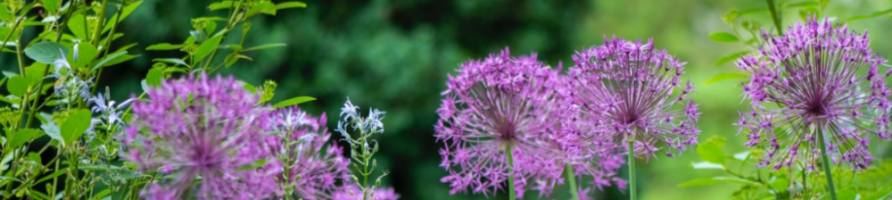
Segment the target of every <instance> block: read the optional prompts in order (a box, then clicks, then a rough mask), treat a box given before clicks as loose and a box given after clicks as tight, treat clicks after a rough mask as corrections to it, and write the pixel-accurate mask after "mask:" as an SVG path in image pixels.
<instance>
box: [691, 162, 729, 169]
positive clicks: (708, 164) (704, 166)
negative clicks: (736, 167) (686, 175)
mask: <svg viewBox="0 0 892 200" xmlns="http://www.w3.org/2000/svg"><path fill="white" fill-rule="evenodd" d="M691 166H692V167H694V169H725V166H724V165H721V164H716V163H711V162H694V163H691Z"/></svg>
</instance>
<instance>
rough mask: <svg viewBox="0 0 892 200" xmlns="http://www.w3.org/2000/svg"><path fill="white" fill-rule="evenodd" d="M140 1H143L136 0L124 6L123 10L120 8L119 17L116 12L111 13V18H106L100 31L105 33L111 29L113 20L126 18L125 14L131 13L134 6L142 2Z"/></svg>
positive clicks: (134, 8)
mask: <svg viewBox="0 0 892 200" xmlns="http://www.w3.org/2000/svg"><path fill="white" fill-rule="evenodd" d="M131 2H133V1H131ZM142 2H143V1H136V2H133V3H130V5H127V6H124V10H121V18H118V13H115V15H113V16H112V17H111V18H109V19H108V20H107V21H108V22H106V23H105V27H102V33H105V32H108V31H109V30H111V27H112V24H114V23H115V20H120V21H123V20H124V18H127V16H128V15H130V13H133V11H134V10H136V8H137V7H139V5H140V4H142Z"/></svg>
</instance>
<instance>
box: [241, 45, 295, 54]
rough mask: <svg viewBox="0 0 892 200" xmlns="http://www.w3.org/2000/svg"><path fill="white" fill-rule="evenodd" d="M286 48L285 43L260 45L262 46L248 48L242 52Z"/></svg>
mask: <svg viewBox="0 0 892 200" xmlns="http://www.w3.org/2000/svg"><path fill="white" fill-rule="evenodd" d="M284 46H285V43H274V44H265V45H260V46H256V47H251V48H247V49H244V50H242V51H241V52H248V51H257V50H263V49H271V48H276V47H284Z"/></svg>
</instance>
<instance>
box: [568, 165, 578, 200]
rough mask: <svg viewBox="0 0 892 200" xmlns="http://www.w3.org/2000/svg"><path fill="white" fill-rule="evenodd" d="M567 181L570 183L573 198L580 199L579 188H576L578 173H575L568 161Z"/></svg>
mask: <svg viewBox="0 0 892 200" xmlns="http://www.w3.org/2000/svg"><path fill="white" fill-rule="evenodd" d="M566 171H567V181H568V183H569V184H570V195H571V196H573V199H575V200H579V189H578V188H576V174H575V173H573V166H571V165H570V163H567V170H566Z"/></svg>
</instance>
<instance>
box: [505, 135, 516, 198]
mask: <svg viewBox="0 0 892 200" xmlns="http://www.w3.org/2000/svg"><path fill="white" fill-rule="evenodd" d="M511 154H512V153H511V145H506V146H505V155H507V156H508V199H511V200H515V199H517V194H515V191H516V190H514V158H513V156H512V155H511Z"/></svg>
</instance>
